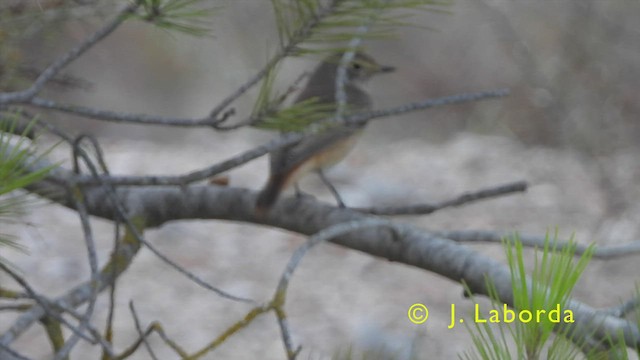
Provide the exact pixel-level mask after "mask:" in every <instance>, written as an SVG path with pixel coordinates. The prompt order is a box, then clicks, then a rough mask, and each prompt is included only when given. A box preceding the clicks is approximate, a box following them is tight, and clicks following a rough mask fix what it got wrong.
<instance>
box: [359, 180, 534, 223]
mask: <svg viewBox="0 0 640 360" xmlns="http://www.w3.org/2000/svg"><path fill="white" fill-rule="evenodd" d="M526 190H527V183H526V182H524V181H518V182H513V183H509V184H505V185H499V186H494V187H490V188H487V189H481V190H478V191H473V192H466V193H464V194H462V195H459V196H457V197H455V198H453V199H450V200H446V201H442V202H440V203H435V204H417V205H406V206H384V207H382V206H380V207H371V208H355V209H354V210H356V211H360V212H363V213H367V214H372V215H427V214H431V213H433V212H435V211H438V210H442V209H445V208H450V207H457V206H461V205H464V204H468V203H471V202H476V201H480V200H486V199H492V198H496V197H499V196H504V195H508V194H512V193H515V192H524V191H526Z"/></svg>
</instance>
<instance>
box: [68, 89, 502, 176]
mask: <svg viewBox="0 0 640 360" xmlns="http://www.w3.org/2000/svg"><path fill="white" fill-rule="evenodd" d="M508 94H509V91H508V90H506V89H500V90H493V91H482V92H476V93H466V94H458V95H453V96H446V97H441V98H436V99H429V100H425V101H422V102H415V103H409V104H405V105H401V106H397V107H394V108H391V109H387V110H377V111H369V112H362V113H357V114H354V115H350V116H347V117H345V121H346V122H347V123H348V124H351V123H353V124H363V123H365V122H367V121H369V120H372V119H379V118H382V117H385V116H389V115H397V114H403V113H406V112H410V111H416V110H419V109H426V108H432V107H436V106H443V105H449V104H458V103H463V102H469V101H479V100H484V99H490V98H496V97H502V96H506V95H508ZM331 123H333V124H335V123H336V121H335V118H331V119H328V120H325V121H321V122H319V123H318V124H313V125H312V126H309V128H308V129H306V130H305V131H303V132H299V133H287V134H285V135H283V136H282V137H280V138H277V139H275V140H272V141H270V142H269V143H267V144H265V145H261V146H259V147H256V148H253V149H251V150H248V151H246V152H244V153H242V154H240V155H236V156H234V157H232V158H230V159H227V160H225V161H223V162H220V163H218V164H215V165H212V166H209V167H207V168H204V169H201V170H197V171H193V172H190V173H188V174H185V175H178V176H157V175H155V176H154V175H151V176H107V177H105V176H98V177H91V176H79V177H78V178H77V179H74V181H75V182H76V183H77V184H82V185H98V184H101V183H105V184H111V185H135V186H169V185H178V186H184V185H185V184H189V183H193V182H196V181H201V180H204V179H208V178H210V177H212V176H215V175H218V174H220V173H223V172H225V171H228V170H230V169H233V168H235V167H237V166H240V165H242V164H245V163H247V162H249V161H251V160H253V159H256V158H258V157H260V156H262V155H264V154H266V153H268V152H270V151H273V150H277V149H280V148H283V147H286V146H289V145H291V144H295V143H296V142H298V141H300V140H302V139H303V138H304V137H305V136H313V134H315V133H316V132H317V131H319V129H326V125H327V124H331Z"/></svg>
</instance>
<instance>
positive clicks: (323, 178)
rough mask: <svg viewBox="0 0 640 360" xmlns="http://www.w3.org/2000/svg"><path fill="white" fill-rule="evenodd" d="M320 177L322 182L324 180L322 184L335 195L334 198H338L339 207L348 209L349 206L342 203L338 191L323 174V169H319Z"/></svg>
mask: <svg viewBox="0 0 640 360" xmlns="http://www.w3.org/2000/svg"><path fill="white" fill-rule="evenodd" d="M318 176H320V180H322V182H323V183H324V184H325V185H326V186H327V188H329V191H331V194H333V197H334V198H336V201H337V202H338V207H340V208H346V207H347V206H346V205H345V204H344V201H342V197H340V194H338V190H336V188H335V187H334V186H333V184H332V183H331V182H329V179H327V177H326V176H324V172H322V169H318Z"/></svg>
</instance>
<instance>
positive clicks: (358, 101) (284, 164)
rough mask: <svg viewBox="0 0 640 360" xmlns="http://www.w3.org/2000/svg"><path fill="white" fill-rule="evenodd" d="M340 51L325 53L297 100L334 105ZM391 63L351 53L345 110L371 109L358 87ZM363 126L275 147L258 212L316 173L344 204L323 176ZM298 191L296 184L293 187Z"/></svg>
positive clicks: (347, 126) (387, 69)
mask: <svg viewBox="0 0 640 360" xmlns="http://www.w3.org/2000/svg"><path fill="white" fill-rule="evenodd" d="M342 56H343V53H342V52H340V53H336V54H333V55H330V56H328V57H327V58H326V59H324V61H322V63H320V65H319V66H318V67H317V68H316V69H315V71H314V72H313V74H312V75H311V77H310V79H309V81H308V83H307V85H306V87H305V88H304V90H303V91H302V92H301V93H300V95H299V96H298V97H297V98H296V102H301V101H304V100H308V99H312V98H315V99H316V100H317V101H318V103H319V104H334V105H335V104H336V85H335V84H336V74H337V71H338V68H339V66H340V60H341V59H342ZM394 70H395V69H394V68H393V67H391V66H383V65H380V64H378V63H377V62H376V61H375V60H374V59H373V58H372V57H371V56H369V55H367V54H366V53H364V52H362V51H357V52H356V53H355V54H354V57H353V60H352V61H351V62H350V63H348V64H347V66H346V72H347V79H346V81H345V84H344V90H345V94H346V100H347V109H348V111H351V112H355V111H365V110H369V109H371V105H372V104H371V98H370V97H369V94H368V93H367V92H366V91H365V90H364V89H363V88H361V85H363V84H364V83H365V82H366V81H367V80H369V79H370V78H371V77H372V76H373V75H376V74H380V73H388V72H392V71H394ZM363 129H364V125H355V124H344V125H336V126H333V127H330V128H328V129H326V130H323V131H321V132H320V133H318V134H316V135H313V136H311V137H308V138H305V139H303V140H301V141H300V142H298V143H296V144H293V145H290V146H287V147H284V148H282V149H278V150H275V151H273V152H271V154H270V174H269V180H268V181H267V184H266V185H265V186H264V188H263V189H262V190H261V191H260V194H259V195H258V199H257V201H256V213H257V214H258V215H261V214H265V213H266V212H268V211H269V210H270V209H271V207H272V206H273V204H275V202H276V200H277V199H278V196H279V195H280V193H281V192H282V191H284V189H286V188H287V187H288V186H289V185H291V184H295V183H296V182H297V180H298V179H300V178H301V177H302V176H304V175H306V174H308V173H310V172H316V173H317V174H318V175H319V176H320V178H321V179H322V181H323V182H324V183H325V184H326V185H327V187H328V188H329V189H330V190H331V192H332V193H333V194H334V196H335V197H336V199H337V201H338V203H339V205H340V206H341V207H344V203H343V202H342V200H341V199H340V197H339V196H338V193H337V191H336V190H335V188H334V187H333V186H332V185H331V183H329V182H328V180H327V179H326V178H325V176H324V173H323V172H322V170H323V169H326V168H328V167H330V166H332V165H334V164H336V163H338V162H340V161H341V160H342V159H344V158H345V157H346V156H347V154H348V153H349V151H350V150H351V149H352V148H353V147H354V145H355V143H356V140H357V138H358V136H359V135H360V134H361V133H362V130H363ZM296 190H297V187H296Z"/></svg>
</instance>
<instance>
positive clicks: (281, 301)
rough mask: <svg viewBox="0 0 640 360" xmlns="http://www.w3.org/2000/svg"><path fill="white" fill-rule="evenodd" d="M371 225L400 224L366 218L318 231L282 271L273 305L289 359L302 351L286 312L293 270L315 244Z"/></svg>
mask: <svg viewBox="0 0 640 360" xmlns="http://www.w3.org/2000/svg"><path fill="white" fill-rule="evenodd" d="M371 227H391V228H396V227H398V225H396V224H393V223H391V222H390V221H388V220H384V219H365V220H356V221H349V222H345V223H340V224H337V225H333V226H331V227H328V228H326V229H323V230H321V231H319V232H317V233H316V234H314V235H313V236H311V237H310V238H309V240H307V242H305V243H304V244H302V245H301V246H300V247H298V248H297V249H296V251H295V252H294V253H293V255H291V258H290V259H289V262H288V263H287V266H286V267H285V270H284V271H283V272H282V275H280V281H279V282H278V286H277V288H276V293H275V295H274V301H273V306H274V308H275V309H277V311H276V316H277V317H278V324H279V325H280V331H281V333H282V341H283V343H284V346H285V350H286V351H287V354H288V357H289V359H293V358H295V355H296V354H297V353H298V352H299V351H300V349H299V348H298V349H297V350H294V345H293V340H292V339H291V335H290V334H291V331H290V329H289V327H288V323H287V321H286V316H285V312H284V305H285V302H286V295H287V289H288V287H289V281H290V280H291V277H292V276H293V272H294V271H295V269H296V268H297V267H298V265H299V264H300V261H302V258H303V257H304V256H305V255H306V254H307V253H308V252H309V250H311V249H312V248H313V247H314V246H316V245H318V244H320V243H321V242H325V241H329V240H331V239H333V238H336V237H339V236H341V235H344V234H347V233H350V232H353V231H358V230H363V229H367V228H371Z"/></svg>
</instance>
